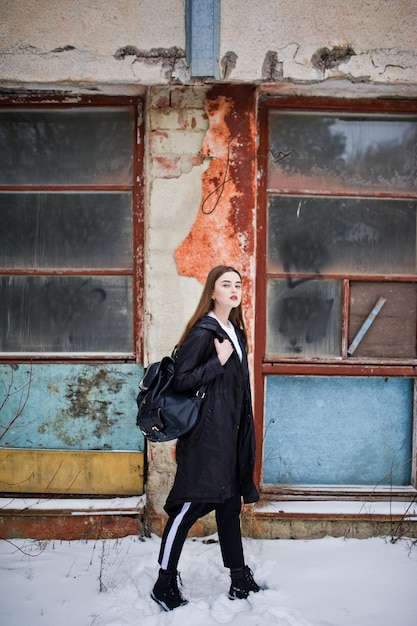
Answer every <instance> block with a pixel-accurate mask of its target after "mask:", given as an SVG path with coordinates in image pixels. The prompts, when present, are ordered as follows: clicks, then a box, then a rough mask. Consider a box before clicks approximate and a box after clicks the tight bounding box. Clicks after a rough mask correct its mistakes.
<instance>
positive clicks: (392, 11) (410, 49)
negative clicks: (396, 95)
mask: <svg viewBox="0 0 417 626" xmlns="http://www.w3.org/2000/svg"><path fill="white" fill-rule="evenodd" d="M416 27H417V4H416V3H415V2H412V1H411V2H410V0H395V1H393V0H350V1H349V2H345V1H341V0H279V1H275V2H274V1H272V2H270V1H264V2H262V1H261V2H247V3H244V2H240V1H239V0H226V1H223V2H222V11H221V42H220V47H221V50H220V58H221V61H222V70H223V73H222V76H225V73H226V74H227V75H228V77H229V78H230V79H231V80H245V81H246V80H266V81H276V80H278V81H281V80H296V81H321V80H324V79H326V78H330V77H334V76H337V77H346V78H348V79H350V80H352V81H361V82H370V81H374V82H385V83H388V82H391V83H393V82H396V83H415V82H416V76H417V72H416V70H417V41H416V35H415V33H416Z"/></svg>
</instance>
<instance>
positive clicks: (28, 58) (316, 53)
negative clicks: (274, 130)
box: [0, 0, 417, 91]
mask: <svg viewBox="0 0 417 626" xmlns="http://www.w3.org/2000/svg"><path fill="white" fill-rule="evenodd" d="M184 11H185V2H184V0H150V1H139V0H138V1H131V0H91V1H90V2H84V1H83V0H72V1H71V2H68V1H67V0H37V1H36V2H28V1H27V0H1V2H0V14H1V15H0V16H1V19H0V83H3V85H13V84H22V83H27V84H29V85H30V84H33V85H35V84H36V85H47V84H63V85H67V86H68V87H71V86H75V83H79V84H78V88H80V87H87V86H89V85H90V86H91V85H96V86H98V85H99V89H100V90H103V89H105V88H107V90H114V89H115V88H116V86H119V88H122V86H123V90H125V91H126V90H128V88H129V87H130V89H132V88H133V87H136V89H138V88H139V87H140V86H141V85H150V84H169V83H170V82H172V81H180V82H182V83H187V82H188V83H189V82H192V80H191V79H190V76H189V72H188V69H187V66H186V62H185V53H184V51H185V18H184ZM416 27H417V3H415V2H413V1H410V0H395V1H394V0H351V1H350V2H346V1H345V0H259V1H258V2H241V0H222V2H221V23H220V51H219V63H220V67H221V70H220V75H221V77H222V78H223V79H226V80H232V81H247V82H253V81H268V82H270V81H282V80H284V81H323V80H325V79H327V78H329V77H335V76H336V77H345V78H347V79H349V80H351V81H354V82H358V81H359V82H377V83H398V84H400V83H404V84H415V82H416V75H417V71H416V70H417V44H416V38H415V32H416ZM106 86H107V87H106Z"/></svg>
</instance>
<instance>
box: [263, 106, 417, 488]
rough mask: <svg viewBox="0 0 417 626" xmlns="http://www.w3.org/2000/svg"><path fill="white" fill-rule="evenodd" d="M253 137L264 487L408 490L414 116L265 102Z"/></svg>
mask: <svg viewBox="0 0 417 626" xmlns="http://www.w3.org/2000/svg"><path fill="white" fill-rule="evenodd" d="M260 137H261V141H260V149H259V155H258V163H259V169H260V188H259V216H258V219H259V222H258V226H259V227H258V232H259V233H260V237H259V241H258V247H259V251H260V257H259V258H260V262H259V264H258V286H257V293H258V301H257V311H261V315H262V316H263V317H262V320H261V323H260V322H258V324H257V329H256V332H257V336H256V353H255V366H256V382H257V386H256V389H257V392H258V393H257V394H256V396H257V400H256V402H257V410H258V411H259V412H261V411H262V412H263V415H264V423H263V426H262V430H259V432H258V439H261V440H262V441H263V457H262V466H261V468H260V470H259V474H260V477H261V483H262V487H263V489H264V490H265V491H272V492H279V493H281V494H282V493H286V494H290V495H291V494H292V495H294V494H295V495H296V494H297V493H300V491H303V492H305V491H306V490H307V491H310V492H311V491H316V492H317V491H318V492H320V493H322V494H323V493H326V492H327V493H332V494H333V495H334V493H335V489H336V492H337V491H338V492H339V493H345V492H346V491H349V492H352V491H353V492H354V491H357V492H358V493H359V492H361V491H362V492H363V489H364V487H365V486H367V487H368V488H369V490H370V491H373V492H376V493H380V494H382V495H386V493H387V490H389V491H390V492H392V491H393V490H394V491H397V492H398V493H403V492H404V490H405V491H407V490H408V491H413V492H414V490H415V488H416V487H417V483H416V462H415V457H416V449H415V445H416V444H415V441H416V437H415V434H414V433H415V429H416V426H415V422H416V420H415V419H414V420H413V416H414V414H415V406H414V396H415V391H414V379H415V365H416V363H417V361H416V359H417V353H416V328H417V270H416V263H417V261H416V259H417V236H416V224H417V105H416V104H412V103H402V102H397V103H394V102H380V101H379V102H371V101H359V100H358V101H354V102H352V101H340V102H339V101H336V100H330V99H317V98H315V99H305V100H301V99H298V98H289V99H284V98H282V99H279V100H273V99H265V100H264V101H263V102H262V103H261V106H260ZM263 302H264V303H265V304H264V306H262V303H263ZM260 389H262V393H259V390H260ZM413 422H414V426H413ZM259 428H260V427H259ZM413 441H414V444H413Z"/></svg>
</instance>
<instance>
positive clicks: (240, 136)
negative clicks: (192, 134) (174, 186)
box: [175, 85, 256, 322]
mask: <svg viewBox="0 0 417 626" xmlns="http://www.w3.org/2000/svg"><path fill="white" fill-rule="evenodd" d="M254 107H255V103H254V91H253V88H252V87H251V86H247V87H244V86H242V85H239V86H238V85H218V86H215V87H213V88H212V89H211V90H210V91H209V92H208V93H207V96H206V110H207V113H208V116H209V128H208V131H207V133H206V136H205V139H204V142H203V145H202V148H201V155H202V156H204V157H206V158H207V159H209V166H208V167H207V169H206V170H205V171H204V173H203V175H202V198H201V202H200V207H199V212H198V214H197V217H196V221H195V223H194V225H193V227H192V228H191V230H190V232H189V234H188V235H187V237H186V238H185V240H184V241H183V242H182V244H181V245H180V246H179V247H178V248H177V250H176V252H175V259H176V262H177V268H178V271H179V273H180V274H182V275H184V276H192V277H195V278H197V279H198V280H199V281H200V282H202V283H204V281H205V278H206V276H207V274H208V272H209V271H210V269H211V268H212V267H213V266H215V265H219V264H221V263H225V264H230V265H234V266H235V267H236V268H237V269H239V270H240V271H241V272H242V274H243V275H244V276H248V278H249V281H248V282H250V283H252V280H251V279H252V278H253V277H252V276H251V275H250V269H251V262H252V259H253V255H254V232H255V231H254V220H255V214H254V212H255V193H256V184H255V169H256V168H255V166H256V162H255V161H256V132H255V131H256V128H255V113H254ZM201 250H204V255H203V256H202V255H201ZM252 299H253V293H252V291H251V287H250V286H248V289H245V296H244V305H245V307H246V308H247V310H248V311H249V310H251V307H247V305H248V304H249V303H250V302H251V301H252ZM246 321H247V322H248V320H246Z"/></svg>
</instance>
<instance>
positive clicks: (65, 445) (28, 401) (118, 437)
mask: <svg viewBox="0 0 417 626" xmlns="http://www.w3.org/2000/svg"><path fill="white" fill-rule="evenodd" d="M142 373H143V368H142V366H140V365H137V364H127V363H122V364H108V365H87V364H50V365H49V364H46V365H45V364H42V365H41V364H37V365H33V366H32V367H30V366H29V365H19V366H17V369H15V370H14V369H12V367H11V366H10V365H0V407H2V408H1V410H0V429H1V430H0V445H1V446H9V447H17V448H44V449H52V450H55V449H64V450H65V449H68V450H140V451H143V449H144V440H143V436H142V434H141V433H140V431H139V429H138V428H137V426H136V395H137V393H138V382H139V380H140V378H141V376H142ZM2 405H3V406H2ZM22 409H23V410H22ZM20 411H22V412H21V415H19V416H18V417H17V418H16V415H18V414H19V412H20ZM15 418H16V419H15ZM13 420H14V421H13ZM12 422H13V423H12Z"/></svg>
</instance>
